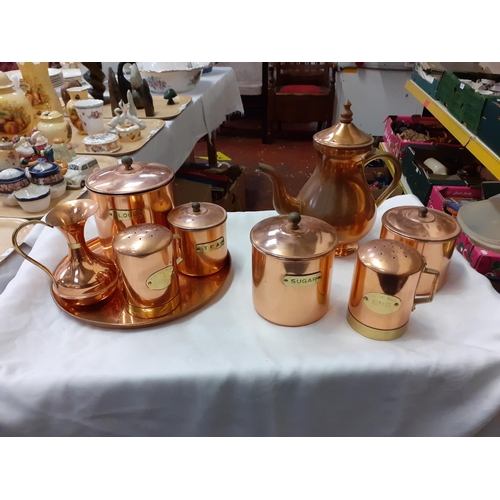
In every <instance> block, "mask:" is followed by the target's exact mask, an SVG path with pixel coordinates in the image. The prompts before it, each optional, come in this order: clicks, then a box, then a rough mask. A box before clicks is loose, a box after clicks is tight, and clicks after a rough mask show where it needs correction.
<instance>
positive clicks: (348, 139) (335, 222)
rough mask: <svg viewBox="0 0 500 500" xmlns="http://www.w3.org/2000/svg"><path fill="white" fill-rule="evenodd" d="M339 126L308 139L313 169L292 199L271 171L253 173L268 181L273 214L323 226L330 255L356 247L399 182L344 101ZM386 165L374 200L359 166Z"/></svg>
mask: <svg viewBox="0 0 500 500" xmlns="http://www.w3.org/2000/svg"><path fill="white" fill-rule="evenodd" d="M344 108H345V109H344V112H343V113H342V114H341V115H340V116H341V118H340V122H339V123H337V124H336V125H334V126H333V127H330V128H328V129H326V130H322V131H321V132H318V133H316V134H315V135H314V137H313V141H314V147H315V149H316V150H317V151H318V160H317V164H316V168H315V170H314V172H313V173H312V175H311V177H310V178H309V180H308V181H307V182H306V184H305V185H304V186H303V187H302V189H301V190H300V192H299V195H298V197H297V198H294V197H292V196H290V195H289V194H288V193H287V192H286V190H285V187H284V185H283V182H282V180H281V178H280V176H279V175H278V173H277V172H276V170H275V169H274V168H273V167H270V166H269V165H264V164H260V167H259V168H258V169H257V170H256V171H257V172H262V173H263V174H266V175H268V176H269V177H270V178H271V180H272V182H273V204H274V208H275V209H276V211H277V212H278V213H279V214H288V213H290V212H299V213H300V214H303V215H310V216H313V217H317V218H319V219H322V220H324V221H326V222H328V223H329V224H330V225H331V226H333V227H334V228H335V229H336V231H337V235H338V239H339V245H338V246H337V248H336V249H335V255H336V256H338V257H342V256H345V255H349V254H351V253H352V252H354V251H355V250H356V248H357V246H358V245H357V242H358V241H359V240H360V239H361V238H363V237H364V236H365V235H366V234H367V233H368V232H369V231H370V229H371V228H372V227H373V224H374V223H375V218H376V208H377V206H378V205H380V203H382V202H383V201H384V200H385V199H386V198H388V197H389V196H390V194H391V193H392V192H393V191H394V190H395V189H396V188H397V186H398V183H399V180H400V178H401V166H400V162H399V160H398V159H397V158H396V157H395V156H393V155H392V154H390V153H376V150H375V149H374V148H373V143H374V139H373V137H372V136H371V135H369V134H366V133H365V132H363V131H361V130H360V129H358V128H357V127H356V126H355V125H354V124H353V123H352V112H351V110H350V108H351V103H350V102H347V104H345V106H344ZM376 159H381V160H383V161H384V162H386V161H387V160H389V161H390V162H391V163H392V165H393V166H394V175H393V179H392V182H391V183H390V185H389V186H388V187H387V188H386V189H385V191H383V192H382V194H381V195H380V196H379V197H378V199H377V201H375V200H374V198H373V196H372V194H371V192H370V190H369V189H368V183H367V182H366V178H365V174H364V167H365V165H367V164H368V163H370V162H372V161H373V160H376Z"/></svg>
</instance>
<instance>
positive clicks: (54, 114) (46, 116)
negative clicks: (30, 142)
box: [40, 111, 63, 121]
mask: <svg viewBox="0 0 500 500" xmlns="http://www.w3.org/2000/svg"><path fill="white" fill-rule="evenodd" d="M62 116H63V115H62V113H59V111H43V112H42V113H40V120H45V121H49V120H58V119H59V118H62Z"/></svg>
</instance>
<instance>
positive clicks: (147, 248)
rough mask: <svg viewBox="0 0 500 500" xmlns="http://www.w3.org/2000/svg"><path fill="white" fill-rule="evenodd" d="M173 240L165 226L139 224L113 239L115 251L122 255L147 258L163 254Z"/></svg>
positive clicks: (121, 232)
mask: <svg viewBox="0 0 500 500" xmlns="http://www.w3.org/2000/svg"><path fill="white" fill-rule="evenodd" d="M172 239H173V236H172V232H171V231H170V229H168V228H166V227H165V226H160V225H159V224H137V225H135V226H130V227H128V228H127V229H124V230H123V231H120V232H119V233H118V234H117V235H116V236H115V237H114V238H113V250H114V251H115V252H116V253H118V254H120V255H129V256H133V257H140V256H146V255H151V254H154V253H156V252H161V251H162V250H163V249H164V248H165V247H167V246H168V245H170V243H171V242H172Z"/></svg>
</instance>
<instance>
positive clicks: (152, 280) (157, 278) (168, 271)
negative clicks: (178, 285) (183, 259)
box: [146, 266, 174, 290]
mask: <svg viewBox="0 0 500 500" xmlns="http://www.w3.org/2000/svg"><path fill="white" fill-rule="evenodd" d="M173 271H174V267H173V266H167V267H164V268H163V269H160V270H159V271H156V272H155V273H153V274H152V275H151V276H150V277H149V278H148V279H147V280H146V286H147V287H148V288H150V289H151V290H163V289H164V288H168V287H169V286H170V283H172V273H173Z"/></svg>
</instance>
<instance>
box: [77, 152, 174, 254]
mask: <svg viewBox="0 0 500 500" xmlns="http://www.w3.org/2000/svg"><path fill="white" fill-rule="evenodd" d="M174 175H175V173H174V171H173V169H172V168H170V167H167V166H166V165H162V164H161V163H153V162H151V163H147V162H133V160H132V158H131V157H130V156H124V157H123V158H122V163H121V165H119V164H117V165H115V166H111V167H107V168H101V169H99V170H96V171H95V172H94V173H92V174H90V176H89V177H88V178H87V180H86V186H87V189H88V190H89V196H90V198H92V199H93V200H95V201H97V202H98V203H99V210H98V211H97V213H96V214H95V221H96V226H97V234H98V235H99V239H100V241H101V246H102V248H103V250H104V253H105V254H106V255H108V256H110V257H113V251H112V247H111V244H112V240H113V237H114V236H115V235H117V234H118V233H119V232H120V231H122V230H124V229H125V228H127V227H130V226H135V225H137V224H146V223H148V224H159V225H161V226H165V227H166V226H167V225H168V221H167V214H168V212H169V211H170V210H171V209H172V207H173V199H174V196H173V180H174Z"/></svg>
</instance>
